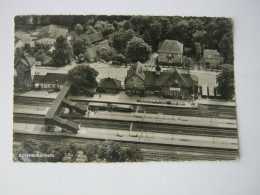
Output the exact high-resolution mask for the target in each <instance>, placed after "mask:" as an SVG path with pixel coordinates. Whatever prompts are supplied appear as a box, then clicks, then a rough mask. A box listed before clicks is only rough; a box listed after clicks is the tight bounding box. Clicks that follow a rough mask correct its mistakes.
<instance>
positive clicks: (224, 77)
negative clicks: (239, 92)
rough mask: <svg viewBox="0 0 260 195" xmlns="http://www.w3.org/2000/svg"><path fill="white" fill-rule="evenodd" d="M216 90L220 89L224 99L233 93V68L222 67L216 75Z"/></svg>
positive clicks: (230, 96)
mask: <svg viewBox="0 0 260 195" xmlns="http://www.w3.org/2000/svg"><path fill="white" fill-rule="evenodd" d="M216 79H217V84H218V87H217V90H219V91H220V93H221V96H222V97H223V98H224V99H231V98H232V97H233V96H234V94H235V86H234V70H233V69H228V68H223V69H222V71H221V72H220V73H219V74H218V75H217V78H216Z"/></svg>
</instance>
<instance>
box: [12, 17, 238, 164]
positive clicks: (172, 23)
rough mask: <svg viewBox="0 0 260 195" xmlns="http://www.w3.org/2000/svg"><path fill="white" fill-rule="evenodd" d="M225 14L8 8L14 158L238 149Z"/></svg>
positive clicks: (123, 157) (209, 153)
mask: <svg viewBox="0 0 260 195" xmlns="http://www.w3.org/2000/svg"><path fill="white" fill-rule="evenodd" d="M233 34H234V30H233V20H232V18H225V17H192V16H147V15H17V16H15V17H14V40H13V41H14V79H13V81H14V84H13V87H14V89H13V94H14V95H13V132H12V133H13V161H14V162H50V163H53V162H62V163H87V162H91V163H106V162H151V161H156V162H162V161H164V162H165V161H167V162H173V161H230V160H237V159H238V158H239V139H238V137H239V136H238V134H239V133H238V125H237V112H236V96H235V80H234V69H235V68H234V66H235V65H234V48H233V45H234V44H233Z"/></svg>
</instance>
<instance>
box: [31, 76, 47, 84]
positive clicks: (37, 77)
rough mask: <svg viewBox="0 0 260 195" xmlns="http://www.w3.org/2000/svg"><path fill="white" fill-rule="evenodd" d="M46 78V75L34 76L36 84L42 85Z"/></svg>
mask: <svg viewBox="0 0 260 195" xmlns="http://www.w3.org/2000/svg"><path fill="white" fill-rule="evenodd" d="M44 77H45V75H34V77H33V82H34V83H41V81H42V79H43V78H44Z"/></svg>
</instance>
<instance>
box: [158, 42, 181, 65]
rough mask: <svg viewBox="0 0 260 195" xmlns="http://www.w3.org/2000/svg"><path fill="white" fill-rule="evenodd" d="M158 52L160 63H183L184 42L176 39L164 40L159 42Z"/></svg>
mask: <svg viewBox="0 0 260 195" xmlns="http://www.w3.org/2000/svg"><path fill="white" fill-rule="evenodd" d="M157 53H158V63H159V64H162V65H174V64H176V65H178V64H181V63H182V56H183V44H182V43H180V42H179V41H176V40H164V41H162V42H160V43H159V46H158V51H157Z"/></svg>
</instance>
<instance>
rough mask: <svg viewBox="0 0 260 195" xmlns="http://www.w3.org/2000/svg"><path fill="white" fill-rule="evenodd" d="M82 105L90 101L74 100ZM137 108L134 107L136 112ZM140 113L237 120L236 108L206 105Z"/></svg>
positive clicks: (19, 100)
mask: <svg viewBox="0 0 260 195" xmlns="http://www.w3.org/2000/svg"><path fill="white" fill-rule="evenodd" d="M53 101H54V99H52V98H38V97H24V96H14V104H23V105H35V106H39V105H40V106H51V105H52V102H53ZM74 101H75V102H79V103H81V104H82V105H88V103H89V102H88V101H83V100H74ZM136 108H137V106H136V105H135V106H134V111H136ZM138 112H139V113H144V112H146V113H153V114H157V113H162V114H165V115H179V116H194V117H206V118H227V119H236V107H229V106H220V105H204V104H199V106H198V109H194V108H180V107H179V108H178V107H174V108H173V107H162V106H159V105H158V106H148V105H147V106H145V105H142V106H139V108H138Z"/></svg>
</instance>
